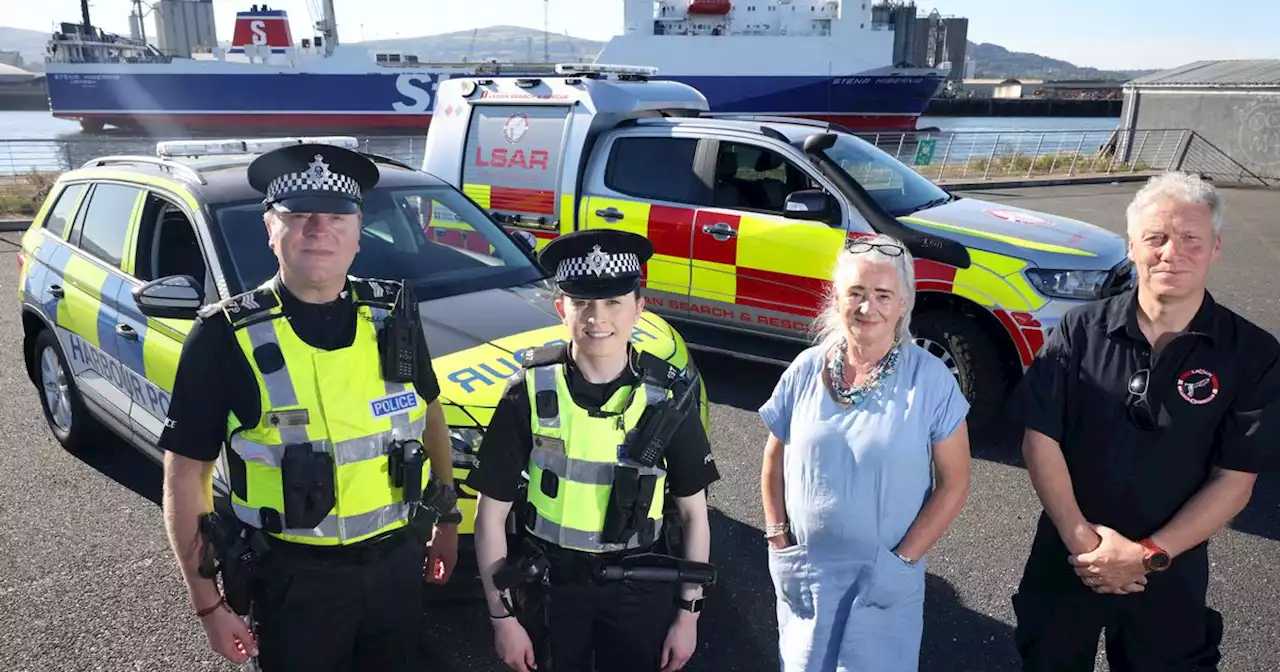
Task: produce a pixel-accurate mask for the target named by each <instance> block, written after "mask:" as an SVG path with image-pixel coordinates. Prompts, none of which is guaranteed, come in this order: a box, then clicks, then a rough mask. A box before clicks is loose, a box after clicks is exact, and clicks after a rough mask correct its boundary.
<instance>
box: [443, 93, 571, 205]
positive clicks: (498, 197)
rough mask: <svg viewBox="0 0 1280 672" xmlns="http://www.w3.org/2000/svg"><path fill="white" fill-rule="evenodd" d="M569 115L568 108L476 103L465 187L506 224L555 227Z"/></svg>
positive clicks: (464, 166) (464, 169)
mask: <svg viewBox="0 0 1280 672" xmlns="http://www.w3.org/2000/svg"><path fill="white" fill-rule="evenodd" d="M568 118H569V108H568V107H564V106H554V107H549V106H544V105H539V106H534V105H520V106H511V105H473V106H472V113H471V125H470V127H469V128H468V130H467V144H466V147H465V148H464V149H463V156H464V157H465V158H464V160H463V164H462V187H463V189H462V190H463V191H464V192H466V194H467V195H468V196H471V197H472V198H473V199H475V200H476V201H477V202H478V203H480V204H481V205H483V206H485V207H487V208H488V210H489V212H490V214H492V215H493V216H494V218H495V219H497V220H498V221H500V222H503V223H506V224H523V225H531V226H542V227H546V228H548V229H555V228H556V227H557V221H558V220H559V199H557V198H556V178H557V177H558V176H559V174H560V161H561V157H562V153H561V151H560V149H561V147H562V146H563V144H564V132H565V125H566V124H567V123H568Z"/></svg>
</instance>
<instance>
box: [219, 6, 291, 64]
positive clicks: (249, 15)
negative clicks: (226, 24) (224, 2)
mask: <svg viewBox="0 0 1280 672" xmlns="http://www.w3.org/2000/svg"><path fill="white" fill-rule="evenodd" d="M292 46H293V34H292V33H291V32H290V31H289V14H288V12H286V11H284V10H283V9H267V8H266V5H263V6H262V8H261V9H259V8H258V6H257V5H254V6H253V8H252V9H251V10H250V11H247V12H236V27H235V31H234V33H233V34H232V37H231V49H229V50H228V52H229V53H232V54H243V53H246V47H247V48H248V49H247V51H248V53H249V54H250V55H254V56H266V55H268V54H282V53H284V52H285V50H287V49H288V48H290V47H292Z"/></svg>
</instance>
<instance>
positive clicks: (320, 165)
mask: <svg viewBox="0 0 1280 672" xmlns="http://www.w3.org/2000/svg"><path fill="white" fill-rule="evenodd" d="M307 168H308V169H307V176H308V177H310V178H311V188H313V189H319V188H320V187H321V186H322V185H323V184H324V178H326V177H328V175H329V164H327V163H325V162H324V157H323V156H321V155H319V154H316V160H315V161H312V162H311V163H309V164H307Z"/></svg>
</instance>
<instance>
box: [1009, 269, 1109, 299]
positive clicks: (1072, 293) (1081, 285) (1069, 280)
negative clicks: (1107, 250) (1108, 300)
mask: <svg viewBox="0 0 1280 672" xmlns="http://www.w3.org/2000/svg"><path fill="white" fill-rule="evenodd" d="M1107 275H1108V271H1054V270H1049V269H1044V268H1032V269H1028V270H1027V279H1028V280H1030V281H1031V284H1032V285H1033V286H1034V287H1035V288H1036V290H1037V291H1039V292H1040V293H1041V294H1044V295H1045V296H1052V297H1054V298H1058V299H1080V300H1084V301H1089V300H1092V299H1100V298H1102V288H1103V286H1104V285H1105V284H1106V282H1107Z"/></svg>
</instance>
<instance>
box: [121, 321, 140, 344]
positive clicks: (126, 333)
mask: <svg viewBox="0 0 1280 672" xmlns="http://www.w3.org/2000/svg"><path fill="white" fill-rule="evenodd" d="M116 334H118V335H119V336H120V337H121V338H123V339H125V340H126V341H136V340H138V332H137V331H135V330H134V328H133V327H131V326H129V325H127V324H117V325H116Z"/></svg>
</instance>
